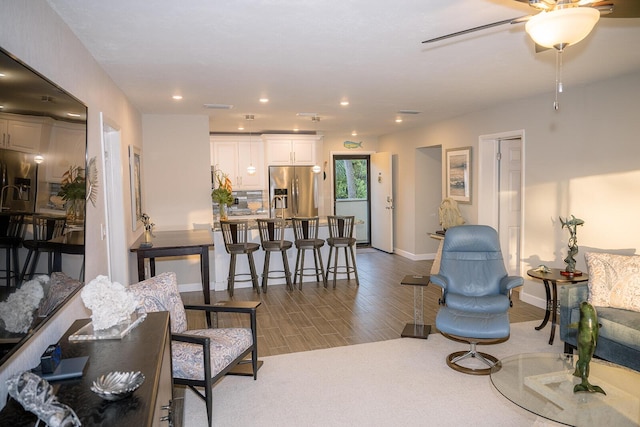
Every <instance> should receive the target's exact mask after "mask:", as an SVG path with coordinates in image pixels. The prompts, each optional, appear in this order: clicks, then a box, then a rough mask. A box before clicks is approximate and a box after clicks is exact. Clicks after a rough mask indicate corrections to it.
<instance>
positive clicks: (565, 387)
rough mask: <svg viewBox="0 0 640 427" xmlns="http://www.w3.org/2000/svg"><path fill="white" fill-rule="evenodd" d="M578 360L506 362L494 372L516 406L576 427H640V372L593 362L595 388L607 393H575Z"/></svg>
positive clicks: (531, 356)
mask: <svg viewBox="0 0 640 427" xmlns="http://www.w3.org/2000/svg"><path fill="white" fill-rule="evenodd" d="M577 361H578V356H577V355H570V354H561V353H527V354H519V355H516V356H510V357H507V358H504V359H502V360H500V361H499V362H498V363H497V364H496V366H494V367H493V368H492V370H491V382H492V383H493V385H494V386H495V388H496V389H497V390H498V391H499V392H500V393H501V394H502V395H503V396H505V397H506V398H507V399H509V400H510V401H512V402H513V403H515V404H516V405H518V406H520V407H522V408H524V409H526V410H528V411H530V412H533V413H534V414H536V415H539V416H541V417H544V418H548V419H550V420H553V421H556V422H559V423H563V424H567V425H572V426H596V425H609V426H616V427H618V426H637V425H640V372H637V371H633V370H631V369H628V368H625V367H622V366H619V365H615V364H613V363H609V362H604V361H601V360H592V361H591V364H590V371H591V372H590V374H589V382H590V383H591V384H594V385H599V386H600V387H602V388H603V389H604V391H605V392H606V393H607V394H606V395H603V394H601V393H585V392H579V393H574V392H573V386H574V385H575V384H578V383H580V378H578V377H575V376H573V372H574V370H575V364H576V362H577Z"/></svg>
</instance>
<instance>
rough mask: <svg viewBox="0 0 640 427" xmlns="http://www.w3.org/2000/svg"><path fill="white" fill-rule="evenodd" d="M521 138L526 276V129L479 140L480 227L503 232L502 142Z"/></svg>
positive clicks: (521, 236) (521, 208)
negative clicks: (501, 223)
mask: <svg viewBox="0 0 640 427" xmlns="http://www.w3.org/2000/svg"><path fill="white" fill-rule="evenodd" d="M514 138H520V140H521V141H522V158H521V166H522V172H521V173H522V179H521V182H520V193H521V196H522V197H521V198H520V212H521V214H520V215H521V216H520V245H519V246H520V248H519V250H520V255H521V256H520V270H521V271H520V275H522V268H523V263H522V255H523V254H524V252H523V251H524V246H525V245H524V239H525V235H524V229H525V218H524V209H525V203H526V202H525V193H524V189H525V175H526V174H525V165H526V161H525V155H526V150H525V131H524V129H520V130H514V131H507V132H500V133H494V134H488V135H480V137H479V138H478V224H484V225H489V226H491V227H493V228H494V229H496V230H499V229H498V227H499V225H500V224H499V198H498V186H499V179H500V174H499V172H500V170H499V165H498V162H497V155H498V149H499V146H500V140H504V139H514Z"/></svg>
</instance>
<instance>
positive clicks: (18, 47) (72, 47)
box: [0, 0, 142, 406]
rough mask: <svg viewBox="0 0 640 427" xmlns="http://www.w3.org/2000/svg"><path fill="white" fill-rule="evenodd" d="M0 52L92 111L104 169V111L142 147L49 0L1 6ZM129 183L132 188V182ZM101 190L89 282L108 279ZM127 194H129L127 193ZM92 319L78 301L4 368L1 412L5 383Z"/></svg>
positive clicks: (91, 133)
mask: <svg viewBox="0 0 640 427" xmlns="http://www.w3.org/2000/svg"><path fill="white" fill-rule="evenodd" d="M0 46H1V47H2V48H3V49H5V50H6V51H8V52H10V53H11V54H13V55H15V56H16V57H17V58H19V59H20V60H22V61H23V62H24V63H26V64H27V65H29V66H30V67H31V68H33V69H35V70H37V71H38V72H39V73H41V74H42V75H44V76H45V77H47V78H48V79H49V80H51V81H53V82H54V83H56V84H57V85H59V86H60V87H62V88H64V89H65V90H67V91H68V92H69V93H71V94H72V95H73V96H75V97H76V98H78V99H79V100H80V101H82V102H83V103H85V104H86V105H87V106H88V126H87V128H88V129H87V133H88V157H89V158H91V157H93V156H96V157H97V159H98V165H101V164H102V154H101V149H100V139H101V135H100V122H99V114H100V112H101V111H102V112H104V113H105V115H106V116H107V117H109V118H110V119H111V120H112V121H113V122H114V123H117V124H118V126H119V127H120V128H121V129H122V139H123V143H124V144H126V145H128V144H140V143H141V141H142V138H141V122H140V116H139V114H138V112H137V111H136V110H135V108H134V107H133V106H132V105H131V104H130V103H129V101H128V100H127V98H126V97H125V96H124V95H123V93H122V91H120V89H119V88H118V87H117V86H116V85H115V84H114V83H113V81H112V80H111V79H110V78H109V76H108V75H107V74H106V73H105V72H104V71H103V70H102V69H101V68H100V67H99V66H98V64H97V63H96V61H95V60H94V59H93V57H92V56H91V55H90V54H89V52H88V51H87V50H86V49H85V48H84V46H83V45H82V44H81V43H80V42H79V40H78V39H77V38H76V37H75V35H74V34H73V33H72V32H71V31H70V30H69V28H68V27H67V26H66V25H65V24H64V23H63V22H62V21H61V19H60V18H59V17H58V15H57V14H55V13H54V12H53V11H52V10H51V8H50V7H49V5H48V4H47V3H46V2H45V1H44V0H30V1H13V0H0ZM125 153H126V150H125ZM123 163H124V164H128V160H127V159H126V158H125V159H123ZM98 169H99V180H100V181H101V182H102V181H103V178H102V172H103V171H102V168H101V167H100V166H99V167H98ZM126 183H127V185H128V180H126ZM101 190H102V187H101V186H99V188H98V191H99V192H100V193H99V197H98V203H97V206H96V207H95V208H94V207H93V206H92V205H91V203H88V204H87V220H86V226H87V228H86V246H87V248H91V249H90V250H87V256H86V270H85V277H86V278H87V279H90V278H93V277H95V276H97V275H98V274H106V273H107V262H106V257H107V250H106V243H105V241H103V240H101V236H100V224H102V223H104V222H105V206H104V199H103V194H102V193H101ZM123 191H125V192H126V194H128V189H127V188H125V189H123ZM128 200H130V199H128ZM129 208H130V207H129V206H127V209H129ZM134 238H135V236H133V235H129V236H127V239H126V240H128V241H130V242H131V241H133V240H134ZM122 250H128V247H127V248H122ZM87 315H88V313H87V312H86V311H85V310H84V306H83V305H82V302H81V301H80V299H79V298H76V299H75V300H74V301H73V302H72V303H71V304H69V306H68V307H66V308H65V310H64V312H63V313H60V314H59V315H58V316H56V317H55V318H54V319H52V321H50V322H49V323H47V326H46V327H45V328H43V329H42V330H40V331H39V332H38V333H37V334H36V335H35V336H34V337H33V338H32V339H31V341H30V344H29V345H28V346H26V347H23V350H22V351H21V352H20V354H19V357H17V356H16V357H14V358H12V359H11V360H10V361H9V362H8V363H6V364H4V365H3V366H2V371H1V372H0V406H3V405H4V403H5V398H6V387H5V380H6V379H7V378H8V377H9V376H10V375H11V374H13V373H15V372H20V371H22V370H25V369H30V368H32V367H34V366H36V365H37V364H38V362H39V360H40V355H41V354H42V352H43V351H44V349H45V348H46V347H47V345H49V344H51V343H54V342H56V341H58V339H59V338H60V336H61V335H62V333H64V331H65V330H66V329H67V328H68V327H69V326H70V324H71V323H72V322H73V320H75V319H77V318H82V317H87Z"/></svg>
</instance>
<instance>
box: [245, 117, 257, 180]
mask: <svg viewBox="0 0 640 427" xmlns="http://www.w3.org/2000/svg"><path fill="white" fill-rule="evenodd" d="M245 118H246V119H247V120H253V115H251V116H249V115H247V116H245ZM247 173H248V174H249V175H255V174H256V167H255V166H253V143H252V141H251V129H249V166H247Z"/></svg>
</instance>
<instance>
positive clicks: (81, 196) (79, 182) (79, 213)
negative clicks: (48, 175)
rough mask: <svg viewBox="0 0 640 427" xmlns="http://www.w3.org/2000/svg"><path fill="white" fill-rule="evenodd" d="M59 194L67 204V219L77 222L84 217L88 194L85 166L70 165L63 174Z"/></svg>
mask: <svg viewBox="0 0 640 427" xmlns="http://www.w3.org/2000/svg"><path fill="white" fill-rule="evenodd" d="M60 184H61V186H60V191H58V196H60V197H62V200H64V201H65V202H66V205H67V221H69V222H75V221H79V220H81V219H82V218H83V217H84V201H85V197H86V194H87V184H86V180H85V176H84V168H81V167H80V166H70V167H69V170H67V171H66V172H65V173H64V174H63V175H62V181H61V182H60Z"/></svg>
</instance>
